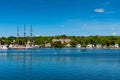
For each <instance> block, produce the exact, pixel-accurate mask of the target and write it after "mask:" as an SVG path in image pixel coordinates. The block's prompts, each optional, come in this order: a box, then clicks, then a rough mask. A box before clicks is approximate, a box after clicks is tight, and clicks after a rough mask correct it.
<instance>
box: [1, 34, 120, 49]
mask: <svg viewBox="0 0 120 80" xmlns="http://www.w3.org/2000/svg"><path fill="white" fill-rule="evenodd" d="M52 39H71V42H70V44H71V45H72V46H74V45H77V44H81V45H82V47H86V45H87V44H93V45H96V44H101V45H106V46H109V45H115V44H119V45H120V36H66V35H61V36H37V37H32V38H30V37H26V38H24V37H19V38H17V37H13V36H10V37H1V38H0V43H1V44H2V45H4V44H7V45H10V44H19V45H25V44H26V42H27V41H32V42H33V43H34V44H36V45H44V44H47V43H51V44H52V47H64V45H66V43H64V44H62V43H60V42H54V43H53V42H52Z"/></svg>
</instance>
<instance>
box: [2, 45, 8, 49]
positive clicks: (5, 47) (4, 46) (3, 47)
mask: <svg viewBox="0 0 120 80" xmlns="http://www.w3.org/2000/svg"><path fill="white" fill-rule="evenodd" d="M7 49H8V47H7V45H0V50H7Z"/></svg>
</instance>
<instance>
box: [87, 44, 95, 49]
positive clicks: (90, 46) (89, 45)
mask: <svg viewBox="0 0 120 80" xmlns="http://www.w3.org/2000/svg"><path fill="white" fill-rule="evenodd" d="M93 47H94V45H93V44H88V45H87V46H86V48H93Z"/></svg>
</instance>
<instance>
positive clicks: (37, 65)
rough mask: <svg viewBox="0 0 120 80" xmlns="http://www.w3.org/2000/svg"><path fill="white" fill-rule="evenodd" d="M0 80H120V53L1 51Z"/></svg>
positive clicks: (49, 50)
mask: <svg viewBox="0 0 120 80" xmlns="http://www.w3.org/2000/svg"><path fill="white" fill-rule="evenodd" d="M0 80H120V50H118V49H114V50H112V49H103V50H100V49H39V50H25V51H24V50H19V51H18V50H8V51H2V50H1V51H0Z"/></svg>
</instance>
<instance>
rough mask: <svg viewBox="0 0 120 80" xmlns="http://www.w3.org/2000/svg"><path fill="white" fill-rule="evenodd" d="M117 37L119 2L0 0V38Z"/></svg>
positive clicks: (95, 0)
mask: <svg viewBox="0 0 120 80" xmlns="http://www.w3.org/2000/svg"><path fill="white" fill-rule="evenodd" d="M24 24H26V26H27V33H28V34H27V35H29V30H30V25H31V24H32V25H33V32H34V35H35V36H36V35H43V36H44V35H47V36H53V35H62V34H66V35H76V36H88V35H120V0H0V36H11V35H12V36H16V28H17V26H19V27H20V35H23V34H22V32H23V28H24Z"/></svg>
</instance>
